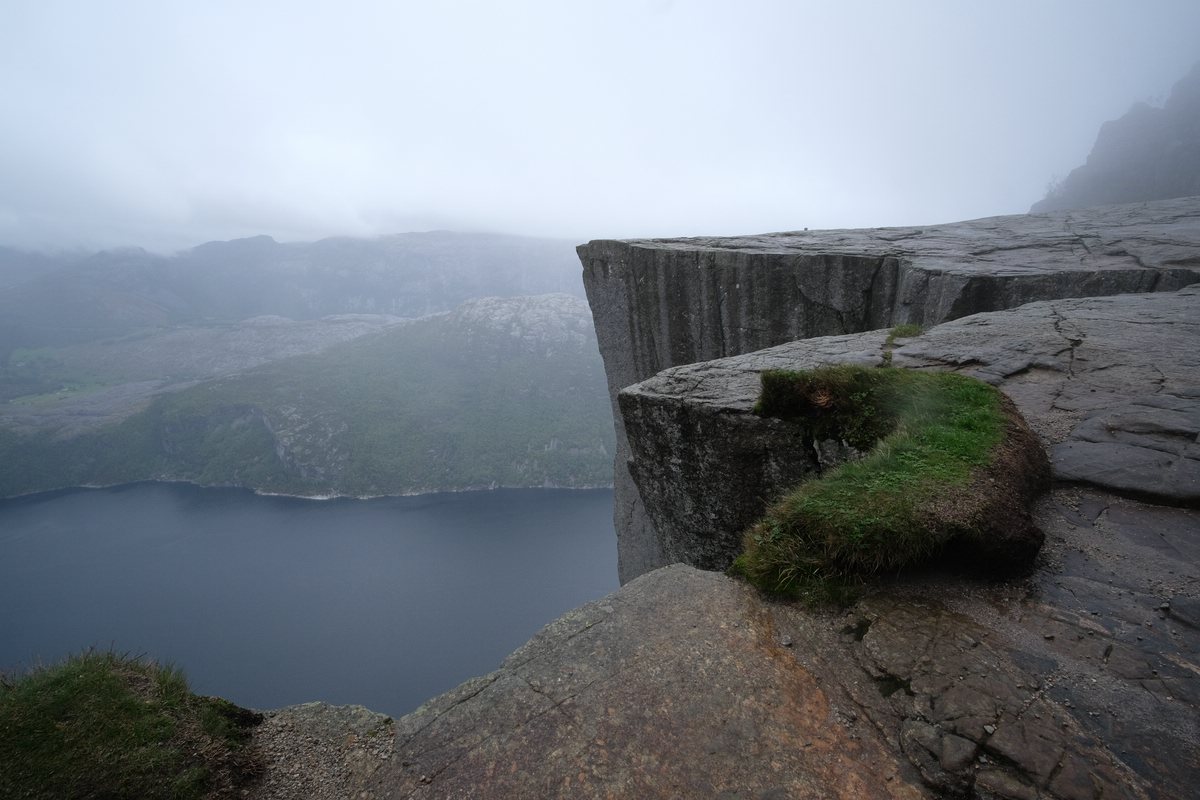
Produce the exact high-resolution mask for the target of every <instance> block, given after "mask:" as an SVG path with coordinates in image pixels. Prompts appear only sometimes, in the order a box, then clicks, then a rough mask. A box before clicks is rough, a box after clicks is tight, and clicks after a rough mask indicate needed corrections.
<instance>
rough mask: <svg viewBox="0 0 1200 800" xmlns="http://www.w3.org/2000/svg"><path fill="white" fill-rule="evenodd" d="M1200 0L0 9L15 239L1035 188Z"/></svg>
mask: <svg viewBox="0 0 1200 800" xmlns="http://www.w3.org/2000/svg"><path fill="white" fill-rule="evenodd" d="M1197 31H1200V3H1196V2H1195V0H1178V1H1175V2H1168V1H1165V0H1164V1H1161V2H1153V1H1147V0H1140V1H1138V2H1097V1H1096V0H1081V1H1079V2H1068V1H1067V0H1056V1H1055V2H1045V0H1035V1H1033V2H1004V3H990V4H987V5H986V6H985V5H984V4H982V3H964V2H961V1H958V0H952V1H949V2H905V3H883V2H880V3H855V2H837V3H833V2H829V3H821V4H817V3H801V2H753V0H747V1H746V2H738V3H731V2H727V1H723V0H717V1H714V2H683V1H680V2H669V0H620V1H614V0H604V1H603V2H600V1H597V2H563V1H562V0H551V1H549V2H523V1H521V0H510V2H504V3H492V2H444V3H422V4H418V3H413V2H355V1H354V0H346V1H345V2H340V3H323V2H322V3H318V2H301V1H300V0H286V2H245V1H244V0H241V1H239V2H213V1H210V2H205V3H188V4H183V3H162V2H160V1H159V0H150V1H149V2H132V1H130V0H121V2H108V3H92V2H87V1H86V0H78V1H77V2H52V1H50V0H7V2H5V3H4V4H3V7H2V8H0V97H2V98H3V111H2V112H0V113H2V114H3V117H2V124H0V244H8V245H16V246H21V247H37V248H65V247H80V246H81V247H111V246H117V245H141V246H146V247H149V248H152V249H156V250H160V251H169V250H173V249H176V248H181V247H186V246H190V245H193V244H196V243H199V242H202V241H205V240H210V239H227V238H234V237H239V236H247V235H252V234H259V233H267V234H270V235H273V236H275V237H276V238H279V239H284V240H289V239H313V238H318V237H321V236H328V235H334V234H350V235H373V234H380V233H391V232H397V231H404V230H425V229H432V228H446V229H455V230H490V231H503V232H511V233H521V234H530V235H547V236H556V237H570V238H574V239H579V240H583V239H590V238H599V237H630V236H646V235H650V236H673V235H693V234H710V233H711V234H736V233H751V232H761V231H769V230H786V229H796V228H801V227H810V228H821V227H844V226H874V225H893V224H923V223H932V222H941V221H950V220H954V219H962V218H970V217H978V216H986V215H991V214H1001V213H1019V212H1023V211H1025V210H1026V209H1027V208H1028V207H1029V205H1030V204H1031V203H1032V202H1034V201H1035V200H1037V199H1039V198H1040V197H1041V196H1042V195H1043V193H1044V191H1045V188H1046V185H1047V183H1048V182H1049V181H1050V179H1051V178H1052V177H1054V176H1056V175H1064V174H1066V173H1067V172H1068V171H1070V169H1071V168H1072V167H1074V166H1076V165H1078V164H1080V163H1082V161H1083V160H1084V158H1085V157H1086V155H1087V153H1088V150H1089V149H1090V147H1091V144H1092V142H1093V140H1094V139H1095V136H1096V132H1097V130H1098V128H1099V126H1100V124H1101V123H1102V122H1103V121H1105V120H1107V119H1111V118H1114V117H1117V116H1119V115H1121V114H1122V113H1123V112H1124V111H1126V110H1127V109H1128V108H1129V106H1130V105H1131V104H1132V103H1133V102H1135V101H1149V102H1160V101H1161V100H1162V99H1163V98H1164V97H1165V95H1166V94H1167V92H1169V90H1170V88H1171V85H1172V84H1173V83H1174V81H1175V80H1177V79H1178V78H1179V77H1181V76H1182V75H1183V74H1184V73H1185V72H1186V70H1187V69H1188V67H1189V66H1190V65H1191V64H1192V63H1193V62H1194V61H1196V60H1197V58H1200V47H1198V46H1197V43H1196V32H1197Z"/></svg>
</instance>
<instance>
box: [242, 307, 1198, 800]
mask: <svg viewBox="0 0 1200 800" xmlns="http://www.w3.org/2000/svg"><path fill="white" fill-rule="evenodd" d="M885 338H886V332H868V333H863V334H857V335H851V336H839V337H828V338H818V339H814V340H810V341H803V342H795V343H791V344H787V345H784V346H782V347H776V348H773V349H771V350H768V351H764V352H761V353H753V354H749V355H746V356H741V357H735V358H730V359H723V360H720V361H717V362H713V363H710V364H704V365H695V366H691V367H683V368H678V369H676V370H672V371H670V372H668V373H665V374H664V375H661V376H659V377H657V378H656V379H654V380H653V381H650V382H647V383H646V384H642V385H641V386H639V387H636V388H634V389H632V390H630V392H631V393H635V394H636V393H643V394H648V393H652V392H654V393H657V394H658V395H659V398H658V399H659V400H661V401H663V402H671V403H676V404H678V405H679V406H680V407H681V408H682V407H694V409H693V410H695V409H700V412H699V413H708V412H710V411H711V412H712V413H713V414H714V415H717V416H724V417H725V418H726V419H727V420H729V421H730V425H731V426H735V425H736V424H737V420H738V418H739V417H741V416H744V415H746V413H747V409H748V405H747V404H748V403H750V402H752V398H753V395H754V394H755V392H756V380H757V372H758V371H759V370H760V369H762V368H764V367H767V366H780V365H792V366H805V365H808V364H811V363H815V362H831V361H842V360H854V361H864V360H866V361H868V362H869V361H871V360H872V359H874V360H876V361H881V360H882V358H883V355H882V353H883V349H884V340H885ZM892 359H893V363H894V364H896V365H899V366H904V367H910V368H917V369H951V370H960V371H963V372H966V373H968V374H974V375H977V376H980V377H983V378H985V379H987V380H989V381H991V382H993V383H994V384H996V385H997V386H999V387H1000V389H1001V390H1002V391H1004V392H1005V393H1006V394H1007V395H1009V396H1010V397H1011V398H1012V399H1013V400H1014V401H1015V402H1016V404H1017V406H1018V407H1019V408H1020V410H1021V412H1022V413H1023V414H1024V416H1025V418H1026V419H1027V420H1028V422H1029V423H1030V425H1031V426H1032V427H1033V429H1034V430H1035V431H1036V432H1037V434H1038V435H1039V437H1040V438H1041V439H1042V441H1043V443H1044V444H1045V445H1046V447H1047V449H1048V451H1049V452H1050V454H1051V458H1052V463H1053V466H1054V470H1055V477H1056V481H1057V482H1056V485H1055V487H1054V489H1053V490H1052V491H1051V492H1050V493H1048V494H1047V495H1046V496H1044V497H1043V498H1042V500H1041V501H1040V502H1039V504H1038V506H1037V507H1036V509H1035V519H1036V522H1037V523H1038V524H1039V526H1040V527H1041V528H1042V529H1043V531H1044V532H1045V534H1046V545H1045V548H1044V549H1043V552H1042V555H1041V556H1040V558H1039V561H1038V563H1037V565H1036V567H1035V569H1034V570H1033V572H1032V573H1031V574H1030V575H1028V576H1026V577H1024V578H1021V579H1017V580H1011V581H1007V582H1001V583H989V582H983V581H979V580H975V579H971V578H966V577H961V576H956V575H953V574H948V573H941V572H938V571H936V570H931V571H929V572H928V573H925V574H920V575H905V576H900V577H896V578H894V579H892V580H890V581H887V582H885V584H883V585H881V586H879V587H878V588H877V589H876V590H875V591H873V592H872V593H871V594H869V595H868V596H866V597H865V598H864V599H863V600H861V601H860V602H859V603H858V604H856V605H855V606H853V607H852V608H850V609H848V610H846V611H844V612H836V613H835V612H810V611H805V610H804V609H802V608H800V607H797V606H794V605H789V604H781V603H773V602H770V601H767V600H764V599H763V598H762V597H761V596H759V595H758V594H757V593H756V592H754V591H753V590H751V589H750V588H748V587H747V586H745V585H743V584H741V583H738V582H736V581H734V580H732V579H730V578H727V577H725V576H723V575H721V574H719V573H714V572H702V571H699V570H696V569H694V568H691V567H687V566H683V565H677V566H671V567H666V568H663V569H659V570H657V571H654V572H651V573H649V574H646V575H644V576H642V577H640V578H638V579H636V580H634V581H632V582H630V583H629V584H627V585H626V586H625V587H624V588H622V589H621V590H620V591H618V592H616V593H615V594H613V595H610V596H609V597H607V598H604V599H603V600H600V601H598V602H596V603H592V604H590V605H588V606H585V607H583V608H581V609H578V610H576V611H574V612H572V613H570V614H568V615H566V616H565V617H563V618H561V619H559V620H558V621H556V622H554V623H553V624H551V625H550V626H548V627H547V628H546V629H545V630H544V631H542V632H541V633H540V634H539V635H538V636H536V637H535V638H534V639H533V640H531V641H530V642H529V643H528V644H527V645H526V646H525V647H523V648H522V649H520V650H518V651H517V652H516V653H514V654H513V655H511V656H510V657H509V658H508V659H507V660H506V661H505V663H504V664H503V665H502V666H501V668H500V669H499V670H498V671H497V672H494V673H492V674H490V675H487V676H484V677H482V678H478V679H476V680H474V681H471V682H468V683H467V684H464V685H463V686H461V687H459V688H458V689H456V690H454V691H452V692H449V693H447V694H445V695H443V696H441V697H438V698H435V699H434V700H432V701H430V702H429V703H428V704H426V705H425V706H424V707H422V708H421V709H419V710H418V711H416V712H414V713H412V714H409V715H407V716H405V717H403V718H401V719H399V720H396V721H395V722H394V723H391V725H390V726H389V724H388V723H387V722H385V721H384V720H383V719H382V718H380V719H378V720H376V723H377V725H378V726H382V727H381V728H378V729H379V730H384V731H385V734H384V735H385V736H386V737H387V741H388V744H387V746H386V747H385V748H380V747H379V746H378V741H377V740H375V739H369V738H364V737H363V734H362V733H361V732H359V731H358V729H356V728H354V727H353V726H352V725H349V724H347V725H345V726H343V727H341V728H338V727H336V726H335V727H334V728H333V729H330V728H328V727H321V726H313V727H311V728H305V726H306V725H309V724H310V723H307V722H305V719H306V718H307V717H311V712H305V713H297V712H296V711H294V710H287V709H285V710H283V711H281V712H277V714H278V716H277V717H275V719H276V720H279V719H282V720H284V721H288V720H289V719H290V722H288V724H289V725H294V726H297V728H296V729H295V730H297V735H298V736H300V737H304V736H309V737H310V738H312V739H313V740H314V741H322V742H331V741H332V742H335V743H337V746H338V747H339V748H340V750H339V751H338V752H339V753H340V755H339V756H338V758H339V759H340V761H339V762H338V763H339V764H342V765H343V766H340V767H339V768H338V769H339V770H341V772H340V773H339V774H342V775H344V776H345V777H344V778H343V779H342V781H343V783H342V784H341V786H340V788H339V789H338V793H337V794H330V795H328V796H344V797H370V798H401V797H404V798H409V797H412V798H420V797H428V798H444V797H488V798H494V797H512V798H518V797H522V798H523V797H646V798H649V797H663V798H667V797H679V798H692V797H729V798H733V797H772V798H791V797H845V798H871V797H912V798H917V797H945V796H966V797H979V798H1014V799H1015V800H1023V799H1024V798H1071V799H1072V800H1073V799H1074V798H1088V799H1089V800H1090V799H1092V798H1180V799H1182V798H1189V797H1194V796H1195V794H1194V790H1195V786H1196V785H1197V782H1198V781H1200V656H1198V654H1200V499H1198V498H1200V496H1198V494H1197V463H1198V459H1200V453H1198V449H1200V448H1198V445H1197V438H1198V436H1200V287H1192V288H1189V289H1184V290H1182V291H1178V292H1170V293H1160V294H1151V295H1125V296H1118V297H1109V298H1095V299H1081V300H1063V301H1055V302H1046V303H1035V304H1032V305H1027V306H1024V307H1022V308H1020V309H1017V310H1013V311H1003V312H996V313H989V314H981V315H976V316H972V317H968V318H965V319H962V320H958V321H955V322H950V323H947V324H944V325H940V326H938V327H935V328H933V329H932V330H930V331H928V332H926V333H924V334H923V335H921V336H919V337H917V338H914V339H910V340H904V341H902V342H901V343H900V344H899V346H897V347H896V349H895V350H894V351H893V353H892ZM332 713H348V714H350V716H348V717H347V719H356V718H357V717H355V715H354V714H353V713H351V712H332ZM306 730H308V731H311V733H304V732H303V731H306ZM297 759H298V760H297ZM313 766H315V765H310V764H306V763H305V762H304V761H303V756H302V755H301V756H296V757H295V758H289V757H287V756H285V757H283V758H281V759H280V760H279V761H277V762H275V766H273V767H272V768H271V772H269V773H268V783H267V785H269V786H272V787H274V788H273V789H272V792H271V793H268V794H264V795H262V796H264V797H268V796H269V797H272V798H282V797H300V796H305V797H310V796H311V797H320V796H326V795H321V794H319V793H312V792H311V791H310V792H308V793H303V792H300V791H297V792H296V793H293V794H287V793H286V791H285V790H283V789H281V788H280V787H281V786H284V784H281V783H280V782H279V781H277V780H275V778H274V777H272V776H273V775H274V776H278V774H281V771H282V772H287V773H289V774H290V773H291V772H297V773H303V772H304V771H305V770H308V769H310V767H313ZM272 781H274V782H273V783H272Z"/></svg>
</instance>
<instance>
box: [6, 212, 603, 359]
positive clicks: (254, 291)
mask: <svg viewBox="0 0 1200 800" xmlns="http://www.w3.org/2000/svg"><path fill="white" fill-rule="evenodd" d="M0 287H2V288H3V292H0V363H2V361H3V357H5V356H7V355H8V354H9V353H11V351H12V349H13V348H14V347H37V346H43V345H62V344H68V343H73V342H84V341H90V340H94V339H98V338H103V337H112V336H120V335H124V334H127V333H130V332H132V331H135V330H139V329H143V328H147V327H161V326H166V325H179V324H196V323H210V322H228V321H237V320H242V319H246V318H248V317H253V316H258V315H263V314H271V315H276V316H281V317H287V318H289V319H295V320H310V319H316V318H318V317H323V316H327V315H331V314H362V313H366V314H389V315H393V316H400V317H417V316H422V315H425V314H431V313H436V312H441V311H448V310H450V309H451V308H454V307H455V306H457V305H459V304H460V303H462V302H464V301H466V300H468V299H470V298H473V297H486V296H502V297H511V296H517V295H527V294H543V293H547V292H562V293H567V294H573V295H575V296H578V297H582V296H583V285H582V283H581V280H580V277H579V265H578V260H577V259H576V257H575V251H574V243H573V242H568V241H565V240H554V239H537V238H526V237H520V236H505V235H500V234H486V233H452V232H445V231H435V232H429V233H402V234H396V235H392V236H381V237H377V238H371V239H355V238H347V237H339V238H331V239H322V240H320V241H316V242H288V243H280V242H276V241H275V240H274V239H272V238H270V237H268V236H256V237H252V238H248V239H237V240H234V241H228V242H209V243H207V244H203V245H200V246H198V247H194V248H192V249H190V250H185V251H183V252H181V253H178V254H176V255H173V256H162V255H157V254H154V253H150V252H147V251H145V250H142V249H138V248H125V249H117V250H108V251H103V252H99V253H94V254H90V255H79V254H68V255H46V254H42V253H25V252H21V251H17V250H12V249H9V248H4V249H0Z"/></svg>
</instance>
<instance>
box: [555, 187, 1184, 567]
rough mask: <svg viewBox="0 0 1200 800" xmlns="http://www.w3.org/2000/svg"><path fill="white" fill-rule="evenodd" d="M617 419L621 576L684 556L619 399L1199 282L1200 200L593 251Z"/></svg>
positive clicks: (592, 277) (597, 314)
mask: <svg viewBox="0 0 1200 800" xmlns="http://www.w3.org/2000/svg"><path fill="white" fill-rule="evenodd" d="M579 255H580V259H581V260H582V262H583V267H584V283H585V286H586V288H587V292H588V300H589V303H590V305H591V307H592V313H593V317H594V320H595V324H596V333H597V338H598V341H599V346H600V352H601V354H602V355H603V357H604V364H605V372H606V374H607V377H608V386H609V392H610V395H611V397H612V399H613V411H614V416H615V417H616V418H617V421H616V424H617V453H616V459H615V476H614V483H615V488H616V500H615V504H616V509H615V521H616V527H617V539H618V550H619V556H620V571H621V579H622V580H630V579H632V578H633V577H636V576H637V575H640V574H642V573H643V572H646V571H648V570H650V569H653V568H655V567H657V566H661V565H663V564H666V563H670V556H668V555H667V554H665V553H663V552H662V551H661V550H659V549H657V548H658V544H659V540H658V538H657V537H656V536H655V535H654V530H653V525H652V524H651V522H650V520H649V519H648V518H647V517H646V514H645V509H644V506H643V504H642V498H641V497H640V496H639V495H638V492H637V488H636V486H635V484H634V482H633V480H632V478H631V477H630V475H629V473H628V471H627V469H626V461H627V459H628V457H629V450H628V445H627V442H626V438H625V431H624V427H623V423H622V421H621V419H620V413H619V409H618V408H617V393H618V392H619V391H620V390H621V389H624V388H625V387H627V386H630V385H632V384H634V383H637V382H638V381H642V380H645V379H647V378H649V377H651V376H653V375H655V374H656V373H658V372H660V371H661V370H664V369H666V368H668V367H672V366H676V365H680V364H689V363H694V362H701V361H707V360H711V359H717V358H722V357H726V356H733V355H737V354H742V353H749V352H752V351H756V350H760V349H762V348H767V347H772V346H775V345H779V344H782V343H784V342H789V341H794V340H799V339H807V338H811V337H816V336H829V335H839V334H848V333H854V332H860V331H870V330H875V329H882V328H889V327H891V326H893V325H896V324H900V323H908V322H913V323H919V324H922V325H925V326H930V325H935V324H937V323H940V322H944V321H946V320H950V319H957V318H960V317H964V316H967V315H969V314H975V313H977V312H983V311H995V310H1000V309H1006V308H1014V307H1016V306H1019V305H1022V304H1024V303H1028V302H1031V301H1037V300H1049V299H1055V298H1062V297H1089V296H1101V295H1113V294H1120V293H1125V292H1149V291H1173V290H1176V289H1179V288H1181V287H1183V286H1187V285H1189V284H1191V283H1195V282H1197V281H1200V198H1195V197H1193V198H1182V199H1177V200H1168V201H1159V202H1152V203H1138V204H1132V205H1124V206H1107V207H1103V208H1093V209H1087V210H1085V211H1079V212H1056V213H1052V214H1033V215H1020V216H1010V217H993V218H988V219H981V220H973V221H968V222H959V223H952V224H948V225H934V226H927V227H922V228H917V227H911V228H878V229H865V230H849V231H846V230H843V231H811V232H810V231H796V232H790V233H779V234H768V235H762V236H744V237H726V238H695V239H665V240H633V241H626V242H616V241H595V242H591V243H589V244H587V245H584V246H582V247H580V248H579Z"/></svg>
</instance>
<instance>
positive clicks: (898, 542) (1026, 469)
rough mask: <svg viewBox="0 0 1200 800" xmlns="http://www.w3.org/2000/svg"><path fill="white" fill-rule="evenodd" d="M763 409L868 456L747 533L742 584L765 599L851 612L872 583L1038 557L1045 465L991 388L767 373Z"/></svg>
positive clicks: (943, 378) (903, 374)
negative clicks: (1036, 520)
mask: <svg viewBox="0 0 1200 800" xmlns="http://www.w3.org/2000/svg"><path fill="white" fill-rule="evenodd" d="M756 410H757V411H758V413H759V414H762V415H765V416H772V417H779V418H782V419H785V420H789V421H791V422H793V423H795V424H799V425H803V426H805V427H806V428H807V429H808V431H809V433H810V435H811V437H812V439H813V440H815V441H816V440H824V439H834V440H839V441H842V442H844V443H846V444H849V445H850V446H852V447H854V448H856V449H858V450H859V451H862V452H863V453H864V455H863V457H862V458H861V459H859V460H855V461H851V462H849V463H846V464H844V465H842V466H840V467H838V468H836V469H833V470H830V471H828V472H826V473H825V474H824V475H822V476H821V477H820V478H817V479H815V480H812V481H808V482H806V483H804V484H802V485H800V486H799V487H797V488H796V489H795V490H794V491H793V492H791V493H790V494H788V495H787V496H785V497H784V498H782V499H781V500H780V501H779V502H777V503H776V504H775V505H774V506H772V507H771V508H770V509H769V510H768V512H767V514H766V516H765V517H764V518H763V519H762V520H761V521H760V522H758V523H757V524H756V525H754V526H753V527H752V528H751V529H750V530H749V531H747V532H746V534H745V538H744V551H743V553H742V555H741V556H739V557H738V559H737V560H736V562H735V563H734V568H733V569H734V572H736V573H738V574H741V575H743V576H745V577H746V578H747V579H749V580H750V581H751V582H752V583H754V584H755V585H756V586H759V587H760V588H762V589H764V590H766V591H768V592H771V593H775V594H782V595H786V596H790V597H796V598H800V599H807V600H811V601H816V602H828V601H833V602H843V601H845V600H847V599H848V597H849V595H850V593H851V591H852V590H853V588H854V587H855V586H856V585H857V584H858V583H859V582H861V580H862V579H863V578H864V577H865V576H868V575H872V574H878V573H883V572H891V571H896V570H898V569H900V568H903V567H906V566H909V565H912V564H916V563H918V562H921V561H924V560H926V559H928V558H929V557H930V556H931V555H933V554H934V553H938V552H941V551H944V550H945V549H946V548H947V547H948V546H951V545H953V546H955V547H956V548H958V549H960V550H962V551H963V552H964V553H965V554H966V557H967V558H968V559H972V558H973V559H975V560H977V561H978V562H979V563H980V564H983V563H985V562H987V563H990V564H991V565H993V566H1000V565H1010V564H1013V563H1017V562H1027V561H1028V559H1029V558H1030V557H1031V556H1032V555H1033V554H1034V553H1036V551H1037V548H1038V546H1040V543H1041V534H1040V532H1038V531H1037V529H1036V528H1034V527H1033V526H1032V523H1031V521H1030V518H1029V514H1028V510H1027V509H1028V505H1029V503H1030V501H1031V500H1032V498H1033V497H1034V496H1035V495H1036V494H1037V493H1038V492H1039V491H1040V490H1041V488H1042V487H1043V486H1044V484H1045V482H1046V480H1047V479H1048V476H1049V466H1048V464H1047V462H1046V457H1045V454H1044V453H1043V452H1042V450H1041V447H1040V445H1039V444H1038V443H1037V441H1036V439H1035V438H1034V436H1033V435H1032V433H1030V431H1029V429H1028V428H1027V427H1026V426H1025V424H1024V422H1023V420H1021V418H1020V415H1019V414H1018V413H1017V411H1016V409H1015V408H1014V407H1013V406H1012V404H1011V402H1010V401H1008V400H1007V398H1005V397H1004V396H1003V395H1002V394H1001V393H1000V392H998V391H997V390H996V389H995V388H993V387H991V386H989V385H988V384H986V383H983V382H981V381H978V380H975V379H973V378H968V377H965V376H962V375H958V374H954V373H944V372H938V373H928V372H916V371H912V370H904V369H897V368H893V367H880V368H870V367H859V366H835V367H824V368H820V369H815V370H810V371H804V372H789V371H768V372H764V373H763V375H762V396H761V399H760V401H759V404H758V407H757V409H756Z"/></svg>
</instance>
